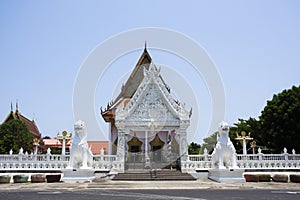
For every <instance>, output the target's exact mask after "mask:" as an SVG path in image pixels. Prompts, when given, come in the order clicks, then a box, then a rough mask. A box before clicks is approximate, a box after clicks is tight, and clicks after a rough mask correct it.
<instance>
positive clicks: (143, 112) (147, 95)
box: [116, 63, 190, 126]
mask: <svg viewBox="0 0 300 200" xmlns="http://www.w3.org/2000/svg"><path fill="white" fill-rule="evenodd" d="M159 72H160V70H159V69H157V68H156V66H155V65H154V64H152V63H151V64H150V66H149V69H146V68H144V78H143V81H142V83H141V84H140V85H139V87H138V89H137V91H136V92H135V94H134V95H133V97H132V98H131V99H130V101H129V102H128V103H127V104H126V105H125V104H122V105H120V107H119V108H118V109H117V110H116V121H118V120H121V121H124V122H125V121H127V122H129V123H130V124H131V125H134V122H137V121H139V125H141V123H142V122H143V123H144V125H146V124H147V123H148V124H149V122H151V123H155V124H156V125H157V126H168V125H170V126H178V125H179V124H180V123H181V122H182V121H188V122H189V117H190V113H189V112H188V111H187V110H186V109H185V107H184V105H182V104H179V103H178V102H176V101H175V100H174V98H173V97H172V96H171V94H170V92H169V91H168V89H167V88H166V87H165V84H164V82H163V81H162V78H161V76H160V74H159Z"/></svg>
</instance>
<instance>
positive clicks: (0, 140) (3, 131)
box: [0, 119, 33, 154]
mask: <svg viewBox="0 0 300 200" xmlns="http://www.w3.org/2000/svg"><path fill="white" fill-rule="evenodd" d="M32 142H33V137H32V134H31V133H30V131H29V130H28V128H27V126H26V125H25V124H24V123H23V122H22V121H21V120H18V119H13V120H10V121H8V122H5V123H3V124H2V125H1V126H0V153H2V154H7V153H9V151H10V150H11V149H12V150H13V152H15V153H16V152H19V149H20V148H21V147H22V148H23V150H24V152H26V151H27V152H28V153H30V152H31V151H32V149H33V147H32Z"/></svg>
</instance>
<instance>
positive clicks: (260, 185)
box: [0, 178, 300, 192]
mask: <svg viewBox="0 0 300 200" xmlns="http://www.w3.org/2000/svg"><path fill="white" fill-rule="evenodd" d="M98 180H99V181H97V182H92V183H10V184H1V185H0V192H3V191H14V190H24V191H26V190H28V191H33V190H36V191H43V190H47V191H54V190H57V189H59V190H68V191H76V190H87V189H93V190H101V189H113V190H122V189H123V190H125V189H135V190H136V189H147V190H154V189H169V190H174V189H176V190H179V189H191V190H195V189H196V190H205V189H206V190H207V189H226V190H236V189H245V190H249V189H269V190H274V189H275V190H299V191H300V183H290V182H289V183H277V182H257V183H250V182H247V183H217V182H214V181H211V180H209V179H206V178H203V179H198V180H196V181H112V180H108V179H98Z"/></svg>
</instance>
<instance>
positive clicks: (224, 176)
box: [208, 169, 246, 183]
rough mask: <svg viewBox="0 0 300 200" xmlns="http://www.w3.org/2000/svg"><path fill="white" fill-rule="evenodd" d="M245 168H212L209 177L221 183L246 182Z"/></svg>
mask: <svg viewBox="0 0 300 200" xmlns="http://www.w3.org/2000/svg"><path fill="white" fill-rule="evenodd" d="M244 171H245V170H244V169H210V170H208V178H209V179H211V180H213V181H217V182H219V183H245V182H246V180H245V178H244V175H243V173H244Z"/></svg>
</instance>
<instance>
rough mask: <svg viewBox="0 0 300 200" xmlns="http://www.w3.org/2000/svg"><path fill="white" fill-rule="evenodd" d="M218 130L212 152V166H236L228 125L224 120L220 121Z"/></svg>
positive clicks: (221, 167)
mask: <svg viewBox="0 0 300 200" xmlns="http://www.w3.org/2000/svg"><path fill="white" fill-rule="evenodd" d="M218 131H219V136H218V141H217V144H216V147H215V149H214V151H213V153H212V167H214V168H219V169H225V168H237V165H236V151H235V148H234V146H233V144H232V142H231V141H230V138H229V125H228V124H227V123H226V122H221V123H220V124H219V128H218Z"/></svg>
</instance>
